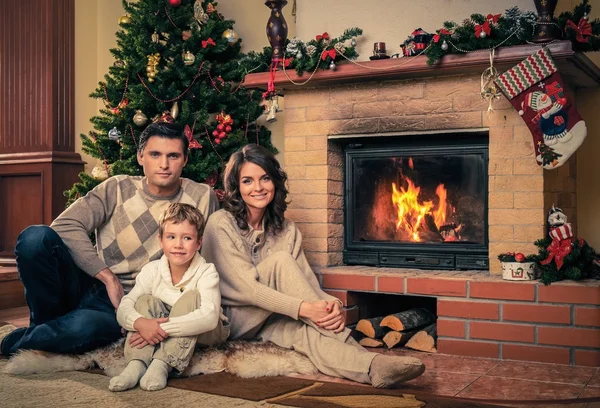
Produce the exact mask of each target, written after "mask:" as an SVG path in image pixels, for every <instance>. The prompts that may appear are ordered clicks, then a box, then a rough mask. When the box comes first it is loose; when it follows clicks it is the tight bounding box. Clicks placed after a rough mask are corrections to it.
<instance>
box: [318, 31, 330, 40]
mask: <svg viewBox="0 0 600 408" xmlns="http://www.w3.org/2000/svg"><path fill="white" fill-rule="evenodd" d="M316 38H317V41H321V40H329V34H328V33H327V31H325V32H324V33H323V34H320V35H317V37H316Z"/></svg>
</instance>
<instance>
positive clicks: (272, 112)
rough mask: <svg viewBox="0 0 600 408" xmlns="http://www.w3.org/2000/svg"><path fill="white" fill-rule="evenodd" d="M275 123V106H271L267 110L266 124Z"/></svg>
mask: <svg viewBox="0 0 600 408" xmlns="http://www.w3.org/2000/svg"><path fill="white" fill-rule="evenodd" d="M276 121H277V108H276V107H275V104H273V103H272V104H271V107H270V108H269V114H268V115H267V122H269V123H272V122H276Z"/></svg>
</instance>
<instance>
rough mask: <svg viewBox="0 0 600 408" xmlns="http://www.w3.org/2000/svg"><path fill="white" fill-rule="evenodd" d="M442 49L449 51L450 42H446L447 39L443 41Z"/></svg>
mask: <svg viewBox="0 0 600 408" xmlns="http://www.w3.org/2000/svg"><path fill="white" fill-rule="evenodd" d="M442 50H443V51H448V43H447V42H446V40H444V42H443V43H442Z"/></svg>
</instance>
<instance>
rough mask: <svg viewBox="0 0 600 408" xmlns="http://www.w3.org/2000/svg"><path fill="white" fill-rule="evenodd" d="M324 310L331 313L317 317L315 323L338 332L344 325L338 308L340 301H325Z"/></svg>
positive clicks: (343, 318) (343, 319) (344, 320)
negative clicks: (320, 317) (325, 306)
mask: <svg viewBox="0 0 600 408" xmlns="http://www.w3.org/2000/svg"><path fill="white" fill-rule="evenodd" d="M326 310H328V311H330V312H331V313H329V314H328V315H327V316H325V317H323V318H322V319H319V320H318V321H317V322H316V323H317V325H318V326H319V327H321V328H323V329H326V330H333V332H334V333H340V332H341V331H342V330H344V328H345V327H346V319H345V317H344V314H343V313H342V310H341V308H340V303H339V302H336V301H333V302H327V308H326Z"/></svg>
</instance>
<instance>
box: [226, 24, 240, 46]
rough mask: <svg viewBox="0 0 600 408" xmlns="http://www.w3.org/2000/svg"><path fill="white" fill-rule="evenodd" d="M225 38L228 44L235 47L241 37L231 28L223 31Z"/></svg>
mask: <svg viewBox="0 0 600 408" xmlns="http://www.w3.org/2000/svg"><path fill="white" fill-rule="evenodd" d="M223 38H224V39H226V40H227V43H228V44H229V45H231V46H234V45H235V44H236V43H237V42H238V41H239V40H240V36H239V35H238V33H236V32H235V31H234V30H232V29H231V28H228V29H227V30H225V31H223Z"/></svg>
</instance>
